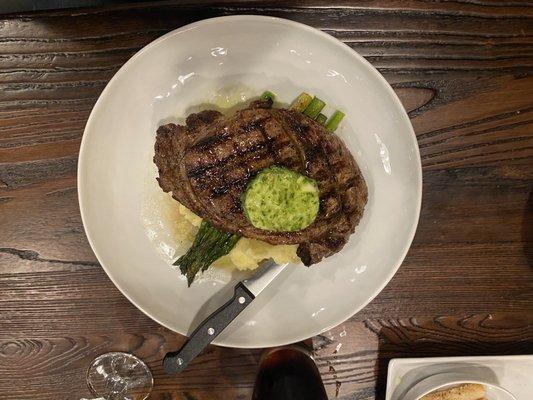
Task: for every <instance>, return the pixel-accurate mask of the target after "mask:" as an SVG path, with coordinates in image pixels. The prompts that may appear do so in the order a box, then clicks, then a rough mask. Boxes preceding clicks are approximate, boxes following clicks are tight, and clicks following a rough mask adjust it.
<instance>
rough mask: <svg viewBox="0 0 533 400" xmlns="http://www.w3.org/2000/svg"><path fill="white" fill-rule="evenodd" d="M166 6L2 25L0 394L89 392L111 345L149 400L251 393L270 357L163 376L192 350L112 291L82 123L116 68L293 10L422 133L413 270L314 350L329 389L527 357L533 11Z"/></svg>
mask: <svg viewBox="0 0 533 400" xmlns="http://www.w3.org/2000/svg"><path fill="white" fill-rule="evenodd" d="M163 3H164V4H163ZM163 3H157V4H148V3H143V4H140V5H131V6H129V7H128V6H124V5H121V6H115V7H113V8H103V9H84V10H68V11H57V12H50V11H48V12H42V13H33V14H24V15H7V16H2V17H1V18H0V396H1V398H2V400H11V399H13V400H15V399H16V400H26V399H43V400H44V399H47V400H48V399H78V398H80V397H82V396H88V395H89V392H88V390H87V388H86V385H85V377H84V374H85V371H86V368H87V366H88V365H89V363H90V362H91V360H92V359H93V358H94V357H95V356H97V355H98V354H100V353H103V352H105V351H108V350H123V351H128V352H133V353H135V354H137V355H138V356H140V357H141V358H143V359H144V360H146V361H147V362H148V363H149V365H150V367H151V368H152V370H153V372H154V375H155V388H154V392H153V395H152V397H151V398H152V399H184V400H195V399H196V400H206V399H247V398H249V396H250V393H251V389H252V385H253V381H254V375H255V372H256V366H257V363H258V359H259V356H260V354H261V350H252V351H251V350H236V349H226V348H216V347H211V348H209V349H208V350H207V351H206V352H205V353H204V354H203V355H202V356H201V357H200V358H198V359H197V360H196V362H195V363H194V364H193V365H192V366H191V368H189V369H188V370H187V371H186V372H185V373H183V374H181V375H179V376H178V377H167V376H165V375H164V373H163V371H162V369H161V358H162V356H163V354H164V353H165V352H166V351H167V350H170V349H175V348H176V347H177V346H179V344H180V343H182V342H183V340H184V339H183V337H181V336H179V335H177V334H174V333H172V332H170V331H168V330H166V329H165V328H163V327H161V326H159V325H157V324H156V323H155V322H153V321H152V320H150V319H149V318H147V317H146V316H144V315H143V314H142V313H141V312H140V311H138V310H137V309H136V308H135V307H134V306H133V305H131V304H130V303H129V302H128V301H127V300H126V299H125V298H124V297H123V296H122V295H121V294H120V293H119V291H118V290H117V289H116V288H115V287H114V286H113V284H112V283H111V282H110V280H109V279H108V278H107V276H106V274H105V273H104V272H103V271H102V269H101V268H100V266H99V264H98V262H97V261H96V259H95V257H94V255H93V253H92V251H91V249H90V247H89V245H88V243H87V240H86V238H85V234H84V231H83V227H82V223H81V220H80V214H79V211H78V203H77V195H76V162H77V156H78V149H79V145H80V139H81V136H82V132H83V128H84V125H85V122H86V120H87V117H88V116H89V113H90V111H91V108H92V106H93V104H94V102H95V101H96V99H97V97H98V95H99V94H100V92H101V91H102V89H103V88H104V86H105V85H106V83H107V82H108V81H109V79H110V78H111V77H112V76H113V74H114V73H115V72H116V71H117V70H118V68H120V66H121V65H122V64H123V63H124V62H125V61H126V60H127V59H128V58H129V57H130V56H131V55H132V54H133V53H135V52H136V51H137V50H138V49H139V48H141V47H142V46H144V45H145V44H147V43H148V42H150V41H152V40H153V39H155V38H157V37H158V36H161V35H162V34H164V33H166V32H168V31H170V30H172V29H174V28H177V27H179V26H182V25H184V24H186V23H189V22H192V21H196V20H199V19H203V18H207V17H213V16H217V15H227V14H239V13H241V14H243V13H253V14H268V15H275V16H279V17H284V18H289V19H293V20H296V21H300V22H304V23H307V24H309V25H312V26H314V27H317V28H320V29H322V30H324V31H325V32H328V33H330V34H332V35H333V36H335V37H337V38H339V39H341V40H343V41H344V42H346V43H348V44H349V45H350V46H351V47H352V48H354V49H355V50H357V51H358V52H359V53H360V54H362V55H363V56H365V57H366V58H367V59H368V60H369V61H370V62H371V63H373V64H374V65H375V66H376V67H377V68H378V69H379V70H380V71H381V72H382V73H383V74H384V75H385V77H386V78H387V79H388V81H389V82H390V83H391V84H392V85H393V87H394V89H395V90H396V92H397V93H398V95H399V96H400V98H401V100H402V102H403V104H404V106H405V108H406V110H407V111H408V112H409V115H410V117H411V120H412V123H413V126H414V128H415V131H416V134H417V136H418V143H419V146H420V151H421V154H422V162H423V166H424V197H423V204H422V214H421V219H420V224H419V227H418V232H417V235H416V238H415V240H414V243H413V246H412V247H411V250H410V252H409V254H408V256H407V258H406V260H405V262H404V263H403V266H402V267H401V268H400V270H399V271H398V273H397V274H396V276H395V277H394V279H393V280H392V281H391V282H390V283H389V285H388V286H387V287H386V289H385V290H384V291H383V292H382V293H381V294H380V295H379V296H378V297H377V298H376V299H375V300H374V301H373V302H372V303H371V304H370V305H369V306H367V307H366V308H365V309H364V310H363V311H361V312H360V313H358V314H357V315H355V316H354V317H352V318H351V319H350V320H348V321H346V322H345V323H343V324H341V325H340V326H338V327H336V328H334V329H331V330H330V331H328V332H326V333H324V334H323V335H320V336H317V337H315V338H313V340H312V344H313V346H314V349H315V351H316V360H317V363H318V365H319V368H320V370H321V372H322V377H323V380H324V383H325V384H326V387H327V390H328V393H329V394H330V396H331V397H333V398H334V397H343V398H345V399H372V398H374V397H375V398H378V399H382V398H383V396H384V388H385V374H386V369H387V362H388V360H389V359H390V358H393V357H413V356H451V355H461V356H463V355H476V354H487V355H489V354H521V353H527V352H530V353H532V352H533V351H532V346H533V343H532V342H533V333H532V331H533V328H532V322H533V271H532V260H533V251H532V243H533V221H532V215H533V213H532V208H533V196H532V194H531V193H532V192H531V190H532V186H533V185H532V183H533V123H532V121H533V77H532V76H531V74H532V72H533V7H532V3H527V2H523V3H522V2H512V3H508V4H509V5H506V3H505V2H495V1H494V2H493V1H480V2H478V1H475V2H474V1H454V2H433V1H427V2H426V1H415V0H413V1H406V2H398V1H393V0H389V1H380V2H377V1H362V2H355V1H354V2H348V1H343V0H338V1H337V2H335V3H334V4H331V5H328V6H326V5H325V4H324V3H322V2H319V1H318V0H310V1H298V2H295V3H294V4H293V5H291V2H288V1H271V2H269V4H266V3H259V2H248V3H245V2H244V1H242V2H237V3H233V5H227V4H226V5H223V4H222V3H216V4H215V5H214V6H213V4H209V3H207V2H205V1H201V2H200V3H198V2H196V5H192V4H191V5H187V4H185V5H184V4H183V3H182V4H181V5H172V4H169V2H163ZM110 134H112V132H110ZM384 245H385V244H384Z"/></svg>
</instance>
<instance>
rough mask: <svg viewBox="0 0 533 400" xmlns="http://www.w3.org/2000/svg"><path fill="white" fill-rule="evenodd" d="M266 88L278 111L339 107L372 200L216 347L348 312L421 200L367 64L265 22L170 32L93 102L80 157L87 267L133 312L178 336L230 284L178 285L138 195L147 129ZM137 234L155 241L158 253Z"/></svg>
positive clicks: (378, 277)
mask: <svg viewBox="0 0 533 400" xmlns="http://www.w3.org/2000/svg"><path fill="white" fill-rule="evenodd" d="M228 88H233V89H231V90H229V89H228ZM266 89H268V90H271V91H273V92H274V93H276V94H277V95H278V99H280V100H281V101H284V102H290V101H291V100H292V99H293V98H294V97H295V96H296V95H298V94H299V93H300V92H301V91H303V90H305V91H308V92H310V93H313V94H316V95H317V96H319V97H321V98H322V99H324V100H325V101H326V103H327V104H328V105H332V106H333V107H335V108H339V109H342V110H344V111H345V112H346V118H345V120H344V121H343V123H342V126H341V128H340V129H339V131H338V134H339V136H341V137H342V139H343V140H344V141H345V143H346V144H347V145H348V147H349V148H350V150H351V152H352V154H353V155H354V156H355V158H356V159H357V162H358V163H359V165H360V167H361V169H362V171H363V174H364V177H365V179H366V182H367V184H368V188H369V200H368V205H367V207H366V210H365V214H364V217H363V219H362V221H361V223H360V225H359V227H358V229H357V231H356V233H355V234H354V235H352V237H351V238H350V241H349V243H348V244H347V245H346V247H345V248H344V249H343V250H342V251H341V252H340V253H338V254H336V255H334V256H333V257H330V258H328V259H326V260H325V261H323V262H321V263H320V264H319V265H315V266H313V267H311V268H306V267H304V266H303V265H294V266H290V267H289V268H286V269H285V271H284V273H283V274H282V276H280V277H278V279H277V280H276V281H275V282H274V283H273V284H272V285H271V286H270V287H268V288H267V289H266V290H265V291H264V292H263V293H262V294H261V296H259V297H258V298H257V299H256V300H255V301H254V303H253V304H252V305H251V306H250V307H249V308H248V309H246V310H245V312H244V313H243V314H242V315H241V316H239V318H238V319H237V320H235V321H234V323H233V324H231V325H230V326H229V327H228V328H227V329H226V330H225V331H224V332H222V334H221V335H220V336H219V337H218V338H217V340H216V342H215V344H219V345H223V346H232V347H266V346H275V345H281V344H287V343H291V342H295V341H298V340H302V339H305V338H308V337H311V336H313V335H316V334H318V333H320V332H322V331H325V330H327V329H330V328H331V327H333V326H335V325H337V324H339V323H341V322H342V321H343V320H345V319H347V318H349V317H350V316H351V315H353V314H354V313H356V312H357V311H359V310H360V309H361V308H363V307H364V306H365V305H366V304H368V302H370V300H372V299H373V298H374V297H375V296H376V295H377V294H378V293H379V292H380V291H381V290H382V289H383V287H384V286H385V285H386V284H387V282H388V281H389V280H390V279H391V278H392V276H393V275H394V273H395V272H396V270H397V269H398V267H399V266H400V264H401V262H402V260H403V258H404V257H405V254H406V253H407V250H408V248H409V245H410V244H411V240H412V239H413V236H414V233H415V229H416V225H417V222H418V216H419V212H420V201H421V192H422V178H421V176H422V174H421V167H420V155H419V152H418V146H417V142H416V137H415V135H414V133H413V129H412V127H411V124H410V122H409V119H408V117H407V115H406V113H405V111H404V109H403V107H402V105H401V103H400V101H399V100H398V98H397V97H396V95H395V93H394V91H393V90H392V89H391V87H390V86H389V85H388V84H387V82H386V81H385V79H384V78H383V77H382V76H381V75H380V74H379V73H378V72H377V71H376V70H375V69H374V68H373V67H372V66H371V65H370V64H369V63H368V62H367V61H366V60H364V59H363V58H362V57H361V56H359V55H358V54H357V53H356V52H354V51H353V50H351V49H350V48H349V47H348V46H346V45H344V44H343V43H341V42H339V41H338V40H336V39H334V38H333V37H331V36H329V35H327V34H325V33H322V32H320V31H318V30H315V29H313V28H310V27H308V26H305V25H302V24H298V23H295V22H292V21H287V20H283V19H277V18H271V17H260V16H232V17H223V18H215V19H210V20H205V21H201V22H198V23H195V24H191V25H188V26H185V27H183V28H180V29H177V30H175V31H173V32H170V33H169V34H167V35H165V36H163V37H161V38H159V39H157V40H156V41H154V42H153V43H151V44H149V45H148V46H146V47H145V48H143V49H142V50H141V51H139V52H138V53H137V54H136V55H135V56H133V57H132V58H131V59H130V60H129V61H128V62H127V63H126V64H124V66H123V67H122V68H121V69H120V70H119V71H118V72H117V74H116V75H115V76H114V77H113V79H112V80H111V81H110V82H109V84H108V85H107V87H106V88H105V90H104V91H103V92H102V95H101V96H100V98H99V99H98V102H97V103H96V105H95V106H94V109H93V111H92V113H91V116H90V117H89V121H88V122H87V126H86V128H85V134H84V136H83V141H82V145H81V149H80V157H79V167H78V185H79V186H78V188H79V189H78V190H79V202H80V209H81V215H82V218H83V223H84V226H85V231H86V233H87V237H88V238H89V242H90V243H91V246H92V248H93V250H94V252H95V254H96V256H97V257H98V260H99V261H100V263H101V264H102V266H103V268H104V269H105V271H106V272H107V274H108V275H109V277H110V278H111V280H112V281H113V282H114V283H115V285H116V286H117V287H118V288H119V289H120V290H121V291H122V293H124V295H125V296H126V297H127V298H128V299H129V300H130V301H131V302H132V303H133V304H135V305H136V306H137V307H138V308H139V309H140V310H142V311H143V312H144V313H146V314H147V315H148V316H150V317H151V318H153V319H154V320H156V321H157V322H159V323H160V324H162V325H164V326H166V327H168V328H169V329H172V330H174V331H176V332H179V333H182V334H187V333H188V332H189V331H190V329H191V328H193V325H194V324H196V322H197V321H199V320H200V319H201V318H203V317H205V316H206V315H207V313H208V312H210V311H212V310H213V309H214V308H215V307H216V306H218V305H220V304H221V302H222V298H223V297H224V295H227V294H228V293H227V292H228V290H229V288H230V287H232V285H233V283H234V282H235V281H236V280H237V279H238V278H239V275H238V274H233V276H230V275H229V274H224V273H214V274H215V275H216V276H215V275H213V279H200V280H199V282H196V283H195V284H194V285H193V286H192V287H191V288H187V285H186V283H185V281H184V280H183V279H181V277H180V275H179V273H178V272H177V271H175V270H173V269H172V268H170V267H169V264H170V257H171V253H172V252H173V250H174V249H173V248H172V246H169V245H168V242H165V235H167V236H168V232H170V230H169V227H168V224H170V222H169V221H168V220H159V216H158V213H157V210H158V209H159V207H158V206H157V202H153V203H150V202H148V203H147V202H146V200H145V198H146V194H147V193H153V192H154V191H159V189H158V188H157V183H156V182H155V167H154V166H153V163H152V160H151V158H152V156H153V144H154V137H155V130H156V128H157V126H158V125H160V124H161V123H162V122H164V121H169V120H173V119H174V120H175V119H177V118H180V117H181V118H182V117H184V116H186V115H187V113H188V112H190V110H191V109H195V107H196V106H197V105H198V104H201V103H205V102H210V101H212V100H213V99H214V98H215V97H216V96H220V95H223V94H224V93H227V92H228V90H229V91H230V92H231V93H232V94H233V95H234V94H235V93H236V92H238V93H239V95H242V97H243V98H247V97H249V96H250V95H258V94H260V93H261V92H262V91H263V90H266ZM196 109H197V107H196ZM146 208H148V210H149V211H153V214H152V217H150V213H148V216H147V214H146V213H144V214H143V212H145V211H146ZM143 210H144V211H143ZM150 218H152V220H151V221H148V223H149V225H150V224H151V225H150V226H151V228H150V229H152V228H153V229H152V230H150V229H149V231H148V232H147V228H146V222H147V219H148V220H150ZM147 233H148V234H149V235H152V239H153V238H154V237H156V241H157V240H159V239H161V237H163V239H161V241H160V243H159V244H160V246H159V248H158V246H155V245H154V242H153V240H150V239H149V238H148V236H147ZM158 238H159V239H158ZM167 239H168V237H167Z"/></svg>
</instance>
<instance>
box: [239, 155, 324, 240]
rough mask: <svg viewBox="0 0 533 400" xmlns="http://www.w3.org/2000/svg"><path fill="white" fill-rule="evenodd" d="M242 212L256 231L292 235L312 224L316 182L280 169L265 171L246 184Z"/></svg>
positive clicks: (296, 173) (315, 214)
mask: <svg viewBox="0 0 533 400" xmlns="http://www.w3.org/2000/svg"><path fill="white" fill-rule="evenodd" d="M242 205H243V209H244V213H245V215H246V217H247V218H248V219H249V221H250V222H251V223H252V225H253V226H255V227H256V228H259V229H264V230H269V231H277V232H294V231H299V230H301V229H304V228H306V227H307V226H309V225H311V224H312V223H313V221H314V220H315V218H316V216H317V214H318V208H319V193H318V187H317V184H316V182H315V181H314V180H313V179H311V178H308V177H307V176H305V175H302V174H300V173H298V172H296V171H292V170H290V169H287V168H283V167H277V166H274V167H269V168H265V169H264V170H262V171H261V172H259V174H257V176H256V177H255V178H254V179H253V180H252V181H251V182H250V183H249V184H248V186H247V188H246V190H245V192H244V194H243V196H242Z"/></svg>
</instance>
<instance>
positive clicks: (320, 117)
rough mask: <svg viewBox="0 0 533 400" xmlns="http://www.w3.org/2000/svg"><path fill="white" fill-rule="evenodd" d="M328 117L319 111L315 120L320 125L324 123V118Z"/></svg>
mask: <svg viewBox="0 0 533 400" xmlns="http://www.w3.org/2000/svg"><path fill="white" fill-rule="evenodd" d="M327 119H328V117H326V116H325V115H324V114H322V113H320V114H318V115H317V116H316V118H315V121H316V122H318V123H319V124H320V125H325V124H326V120H327Z"/></svg>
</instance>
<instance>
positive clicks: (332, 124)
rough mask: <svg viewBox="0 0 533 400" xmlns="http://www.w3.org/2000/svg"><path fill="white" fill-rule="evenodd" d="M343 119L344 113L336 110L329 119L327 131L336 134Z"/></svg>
mask: <svg viewBox="0 0 533 400" xmlns="http://www.w3.org/2000/svg"><path fill="white" fill-rule="evenodd" d="M343 118H344V113H343V112H342V111H339V110H336V111H335V112H334V113H333V114H332V115H331V117H329V119H328V122H326V129H327V130H328V131H330V132H335V130H336V129H337V127H338V126H339V124H340V122H341V121H342V119H343Z"/></svg>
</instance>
